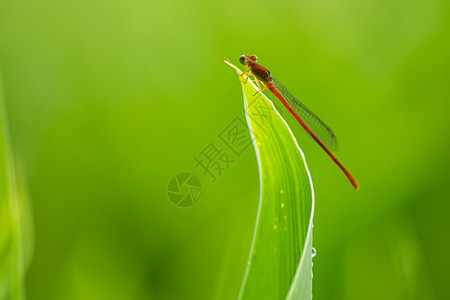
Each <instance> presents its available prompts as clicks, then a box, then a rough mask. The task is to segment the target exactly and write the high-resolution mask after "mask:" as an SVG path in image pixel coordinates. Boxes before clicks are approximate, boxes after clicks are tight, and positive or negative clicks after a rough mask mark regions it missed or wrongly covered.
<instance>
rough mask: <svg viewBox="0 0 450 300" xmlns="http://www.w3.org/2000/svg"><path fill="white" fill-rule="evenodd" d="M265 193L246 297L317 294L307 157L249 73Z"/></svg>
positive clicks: (247, 100)
mask: <svg viewBox="0 0 450 300" xmlns="http://www.w3.org/2000/svg"><path fill="white" fill-rule="evenodd" d="M224 61H225V63H227V64H228V65H230V66H231V67H233V68H234V69H235V70H236V72H237V73H238V75H239V78H240V79H241V83H242V89H243V93H244V104H245V108H246V117H247V123H248V126H249V128H250V132H251V135H252V139H253V144H254V146H255V150H256V156H257V159H258V164H259V173H260V186H261V198H260V203H259V209H258V213H257V217H256V226H255V233H254V237H253V243H252V248H251V251H250V257H249V262H248V266H247V270H246V273H245V276H244V280H243V283H242V287H241V292H240V295H239V298H240V299H300V300H306V299H308V300H309V299H311V298H312V221H313V211H314V191H313V187H312V181H311V176H310V174H309V171H308V168H307V166H306V162H305V157H304V155H303V152H302V151H301V149H300V148H299V146H298V144H297V141H296V139H295V137H294V135H293V134H292V132H291V130H290V128H289V126H288V125H287V123H286V122H285V121H284V119H283V118H282V117H281V115H280V114H279V113H278V111H277V110H276V109H275V106H274V105H273V103H272V102H271V101H270V100H269V99H268V98H267V97H266V96H265V95H264V94H262V93H261V92H259V90H258V89H257V87H256V86H255V84H254V83H253V82H252V81H251V80H250V79H249V80H247V81H245V79H246V78H247V76H246V75H243V74H242V72H241V71H240V70H239V69H238V68H237V67H236V66H234V65H233V64H231V63H229V62H228V61H227V60H224Z"/></svg>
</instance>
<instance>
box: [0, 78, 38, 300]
mask: <svg viewBox="0 0 450 300" xmlns="http://www.w3.org/2000/svg"><path fill="white" fill-rule="evenodd" d="M13 165H14V164H13V159H12V151H11V146H10V143H9V136H8V128H7V119H6V111H5V106H4V99H3V93H2V86H1V77H0V300H20V299H25V293H24V290H25V284H24V277H25V276H24V275H25V269H26V268H27V266H28V264H29V263H30V261H31V256H32V248H33V247H32V243H33V235H32V232H33V230H32V222H31V220H32V218H31V210H30V206H29V202H28V201H27V198H26V196H25V192H24V191H25V188H24V186H23V185H18V183H19V184H20V183H22V182H23V181H19V182H18V181H17V180H16V175H15V169H14V166H13Z"/></svg>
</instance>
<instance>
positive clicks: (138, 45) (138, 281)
mask: <svg viewBox="0 0 450 300" xmlns="http://www.w3.org/2000/svg"><path fill="white" fill-rule="evenodd" d="M449 33H450V2H449V1H446V0H432V1H425V0H417V1H416V0H410V1H406V0H397V1H388V0H369V1H357V0H343V1H259V2H242V1H180V0H174V1H142V0H131V1H104V0H93V1H46V0H43V1H27V0H24V1H13V0H1V1H0V64H1V68H2V78H3V86H4V95H5V99H6V106H7V113H8V118H9V126H10V136H11V144H12V149H13V153H14V156H15V160H16V161H17V162H19V164H20V166H21V167H20V168H19V171H21V172H22V173H23V178H24V182H25V185H26V186H27V193H28V196H29V199H30V201H31V203H32V206H33V219H34V220H33V222H34V235H35V243H34V244H35V245H34V255H33V259H32V261H31V264H30V267H29V269H28V272H27V274H26V277H25V279H26V294H27V298H28V299H31V300H33V299H45V300H53V299H66V300H70V299H236V296H237V294H238V291H239V287H240V283H241V280H242V277H243V272H244V270H245V265H246V261H247V257H248V253H249V246H250V242H251V237H252V233H253V226H254V222H255V216H256V209H257V204H258V200H259V182H258V169H257V163H256V158H255V153H254V150H253V148H252V147H250V148H248V149H247V150H246V151H244V152H243V153H242V155H241V156H237V155H234V156H233V153H232V152H228V153H230V157H231V158H232V159H234V160H235V161H234V162H233V163H232V164H231V165H230V168H229V170H226V171H224V172H223V173H222V175H221V176H219V177H218V178H217V180H216V181H215V182H212V180H211V178H210V177H209V176H208V175H204V173H203V170H202V169H201V168H200V167H198V166H196V162H195V161H194V157H198V156H199V153H200V152H201V151H202V150H204V148H205V147H206V146H207V145H208V144H209V143H210V142H214V143H216V144H217V145H218V146H220V147H222V148H223V149H226V146H225V145H224V144H223V143H221V140H220V138H219V135H220V133H221V132H222V131H223V130H224V129H225V128H227V126H228V125H229V124H230V123H231V122H232V121H233V120H234V119H235V118H236V117H240V118H242V119H244V113H243V100H242V92H241V87H240V85H239V82H238V78H237V76H236V74H235V72H234V71H233V70H232V69H230V68H229V67H228V66H226V65H225V64H224V63H223V62H222V61H221V60H220V57H222V56H227V57H228V58H229V59H230V60H231V61H232V62H234V63H236V64H237V63H238V57H239V56H240V55H241V54H257V55H258V57H259V61H260V62H261V64H263V65H265V66H266V67H268V68H269V69H270V70H271V71H272V73H273V74H274V75H275V76H276V77H277V78H278V79H279V80H281V81H282V82H283V83H284V84H285V85H286V87H288V88H289V89H290V90H291V92H292V93H293V94H294V95H297V97H299V99H301V100H302V101H303V102H304V103H305V104H306V105H308V107H309V108H310V109H311V110H312V111H314V112H315V113H316V114H317V115H318V116H320V117H321V118H322V119H323V120H324V121H325V122H326V123H327V124H328V125H329V126H330V127H331V128H333V130H334V132H335V134H336V135H337V137H338V140H339V142H340V150H339V152H338V153H337V156H338V157H339V158H340V159H341V160H342V161H343V163H344V164H345V165H346V166H347V167H348V168H349V170H350V171H352V172H353V173H354V175H355V176H356V177H357V179H358V180H359V182H360V184H361V189H360V191H358V192H355V191H354V190H353V189H352V187H351V186H350V184H349V183H348V182H347V181H346V178H345V177H344V176H343V174H342V173H341V172H340V170H339V169H338V168H337V167H336V166H335V165H334V164H333V163H332V161H331V160H330V159H329V158H328V157H327V156H326V154H325V153H324V152H323V151H322V150H321V149H320V148H319V147H318V146H317V145H316V144H315V143H314V141H313V140H312V139H311V138H310V137H308V136H307V134H305V133H304V132H303V130H302V128H301V127H300V126H298V125H296V124H295V123H294V122H292V121H293V119H292V118H290V117H288V116H287V112H284V113H283V115H284V116H287V119H288V121H289V122H290V123H291V125H292V128H293V131H294V133H295V134H296V136H297V138H298V141H299V144H300V146H301V147H302V149H303V151H304V152H305V155H306V159H307V163H308V166H309V168H310V172H311V174H312V177H313V182H314V187H315V193H316V212H315V219H314V224H315V228H314V247H315V248H316V249H317V256H316V257H315V258H314V260H313V262H314V267H313V273H314V279H313V296H314V299H449V297H450V285H448V279H449V278H450V277H449V270H450V260H449V257H448V255H449V248H450V247H449V244H450V240H449V230H450V218H449V217H448V214H449V209H450V204H449V199H450V185H449V180H448V179H449V168H450V160H449V158H448V147H449V146H450V130H449V128H450V118H449V109H450V104H449V100H450V55H449V53H450V34H449ZM227 151H229V150H227ZM181 172H190V173H193V174H195V175H196V176H197V177H198V178H199V179H200V181H201V182H202V187H203V193H202V196H201V198H200V200H199V202H198V203H197V204H196V205H195V206H193V207H190V208H184V209H181V208H177V207H176V206H174V205H173V204H172V203H171V202H170V201H169V200H168V197H167V193H166V189H167V185H168V183H169V181H170V179H171V178H172V177H173V176H174V175H176V174H178V173H181ZM19 178H20V176H19Z"/></svg>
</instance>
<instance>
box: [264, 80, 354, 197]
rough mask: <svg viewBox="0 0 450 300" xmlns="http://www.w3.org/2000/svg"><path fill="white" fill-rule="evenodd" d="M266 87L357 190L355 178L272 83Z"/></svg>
mask: <svg viewBox="0 0 450 300" xmlns="http://www.w3.org/2000/svg"><path fill="white" fill-rule="evenodd" d="M265 85H266V87H267V88H268V89H269V90H270V91H271V92H272V94H274V95H275V96H276V97H277V98H278V99H279V100H280V101H281V103H283V105H284V106H285V107H286V108H287V110H289V112H290V113H291V114H292V115H293V116H294V117H295V119H297V121H298V122H299V123H300V125H301V126H302V127H303V128H304V129H305V130H306V131H307V132H308V133H309V135H310V136H312V138H313V139H314V140H315V141H316V142H317V143H318V144H319V145H320V147H322V149H323V150H325V152H326V153H327V154H328V156H329V157H331V159H332V160H333V161H334V162H335V163H336V164H337V165H338V167H339V168H340V169H341V170H342V172H344V174H345V176H346V177H347V179H348V180H349V181H350V183H351V184H352V186H353V187H354V188H355V190H358V189H359V183H358V181H356V179H355V177H353V175H352V174H351V173H350V172H349V171H348V170H347V169H346V168H345V167H344V165H343V164H342V163H341V162H340V161H339V160H338V159H337V157H336V156H334V154H333V153H332V152H331V151H330V150H329V149H328V148H327V146H325V144H324V143H323V142H322V141H321V140H320V139H319V138H318V137H317V135H316V134H315V133H314V132H313V131H312V130H311V129H310V128H309V127H308V125H306V123H305V122H304V121H303V120H302V118H300V116H299V115H298V114H297V113H296V112H295V110H294V109H293V108H292V106H291V105H290V104H289V103H287V101H286V100H285V99H284V97H283V96H282V95H281V94H280V92H279V91H278V90H277V88H276V87H275V86H274V85H273V84H272V83H270V82H269V83H266V84H265Z"/></svg>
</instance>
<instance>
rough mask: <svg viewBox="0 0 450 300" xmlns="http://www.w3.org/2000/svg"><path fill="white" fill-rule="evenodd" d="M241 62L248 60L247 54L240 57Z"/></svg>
mask: <svg viewBox="0 0 450 300" xmlns="http://www.w3.org/2000/svg"><path fill="white" fill-rule="evenodd" d="M239 62H240V63H241V64H245V63H246V62H247V57H246V56H245V55H241V57H239Z"/></svg>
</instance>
